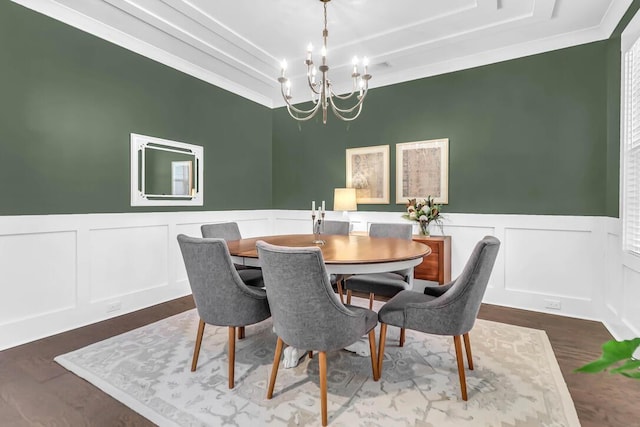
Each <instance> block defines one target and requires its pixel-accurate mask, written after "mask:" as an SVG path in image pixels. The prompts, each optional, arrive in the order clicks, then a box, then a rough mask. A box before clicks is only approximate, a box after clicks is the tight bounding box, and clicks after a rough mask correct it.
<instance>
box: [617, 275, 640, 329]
mask: <svg viewBox="0 0 640 427" xmlns="http://www.w3.org/2000/svg"><path fill="white" fill-rule="evenodd" d="M622 268H623V273H622V277H623V281H622V283H623V287H624V291H623V294H624V302H623V305H622V316H621V318H622V322H623V324H624V325H625V326H627V327H628V328H629V329H630V330H632V331H633V332H634V333H633V334H632V335H633V336H636V337H637V336H640V334H638V328H637V326H638V325H640V271H638V270H636V269H633V268H630V267H629V266H628V265H624V266H623V267H622Z"/></svg>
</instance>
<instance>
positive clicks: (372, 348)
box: [369, 329, 378, 381]
mask: <svg viewBox="0 0 640 427" xmlns="http://www.w3.org/2000/svg"><path fill="white" fill-rule="evenodd" d="M369 352H370V353H371V370H372V371H373V380H374V381H378V357H377V356H376V331H375V329H372V330H370V331H369Z"/></svg>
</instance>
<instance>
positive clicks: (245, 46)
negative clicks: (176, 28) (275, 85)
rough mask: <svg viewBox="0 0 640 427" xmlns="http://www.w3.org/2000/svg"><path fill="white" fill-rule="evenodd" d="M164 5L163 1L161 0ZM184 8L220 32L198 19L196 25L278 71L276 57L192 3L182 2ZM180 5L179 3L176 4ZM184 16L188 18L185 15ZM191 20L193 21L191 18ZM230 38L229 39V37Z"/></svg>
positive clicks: (278, 62)
mask: <svg viewBox="0 0 640 427" xmlns="http://www.w3.org/2000/svg"><path fill="white" fill-rule="evenodd" d="M162 1H164V2H165V3H166V1H165V0H162ZM182 3H184V4H185V5H186V6H188V7H189V8H191V9H192V10H194V11H196V12H197V13H198V14H199V16H198V17H204V18H205V19H206V20H207V21H208V22H209V23H213V24H214V25H215V27H217V28H219V29H222V31H215V30H213V29H211V28H212V27H209V26H208V25H205V24H204V23H202V22H200V20H199V19H198V20H197V21H198V23H200V25H203V26H204V27H206V28H209V29H210V30H211V31H212V32H214V33H216V34H218V35H219V36H220V37H222V38H225V39H227V40H229V41H230V42H231V43H233V44H234V45H235V46H237V47H238V48H239V49H242V50H244V51H245V52H247V53H249V54H250V55H253V56H255V57H256V58H260V57H261V58H260V60H261V61H262V62H264V63H265V64H269V65H271V66H272V67H273V68H274V70H276V71H277V70H278V67H276V66H275V65H274V64H280V60H279V59H278V58H276V57H274V56H273V55H271V54H270V53H269V52H267V51H266V50H264V49H262V48H261V47H260V46H258V45H256V44H255V43H252V42H251V41H250V40H248V39H247V38H245V37H243V36H242V35H240V34H239V33H237V32H235V31H233V30H232V29H231V28H229V27H227V26H226V25H224V24H223V23H222V22H220V21H218V20H217V19H215V18H214V17H213V16H211V15H210V14H208V13H207V12H205V11H204V10H202V9H200V8H199V7H197V6H196V5H194V4H193V3H192V2H190V1H188V0H183V2H182ZM178 4H180V3H178ZM171 7H173V8H174V9H176V10H178V9H177V8H176V7H175V6H174V5H172V6H171ZM180 12H182V13H184V11H182V10H180ZM185 15H186V16H190V15H187V14H185ZM191 19H194V18H193V17H192V18H191ZM229 36H231V37H229ZM232 38H233V39H236V40H238V41H240V43H238V42H235V41H232Z"/></svg>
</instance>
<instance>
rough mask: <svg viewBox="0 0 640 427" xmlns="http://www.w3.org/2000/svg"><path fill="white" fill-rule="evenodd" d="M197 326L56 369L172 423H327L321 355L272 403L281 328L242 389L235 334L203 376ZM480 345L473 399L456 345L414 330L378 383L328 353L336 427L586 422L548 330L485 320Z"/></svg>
mask: <svg viewBox="0 0 640 427" xmlns="http://www.w3.org/2000/svg"><path fill="white" fill-rule="evenodd" d="M197 325H198V316H197V313H196V312H195V310H191V311H188V312H185V313H182V314H178V315H176V316H173V317H170V318H167V319H164V320H161V321H159V322H156V323H153V324H151V325H147V326H145V327H142V328H139V329H136V330H134V331H131V332H127V333H125V334H122V335H119V336H115V337H113V338H110V339H108V340H105V341H102V342H98V343H96V344H93V345H90V346H88V347H85V348H82V349H79V350H76V351H74V352H71V353H68V354H65V355H62V356H58V357H57V358H56V359H55V360H56V361H57V362H58V363H59V364H61V365H62V366H64V367H65V368H67V369H69V370H70V371H72V372H74V373H75V374H76V375H79V376H80V377H82V378H84V379H86V380H87V381H89V382H90V383H92V384H94V385H95V386H97V387H99V388H100V389H102V390H104V391H105V392H106V393H108V394H110V395H111V396H113V397H114V398H115V399H117V400H119V401H121V402H122V403H124V404H125V405H127V406H129V407H130V408H132V409H133V410H135V411H137V412H138V413H140V414H141V415H143V416H145V417H147V418H148V419H150V420H151V421H153V422H154V423H156V424H158V425H161V426H252V427H257V426H264V425H269V426H305V425H320V399H319V381H318V365H317V357H314V358H313V359H311V360H309V359H308V358H306V357H305V358H304V359H303V360H301V362H300V364H299V365H298V366H297V367H296V368H292V369H283V368H282V366H281V367H280V369H279V371H278V378H277V380H276V386H275V392H274V396H273V399H271V400H266V398H265V395H266V389H267V382H268V375H269V372H270V370H271V363H272V361H273V351H274V349H275V343H276V336H275V335H274V334H273V332H272V328H271V320H267V321H264V322H262V323H260V324H258V325H255V326H250V327H247V329H246V338H245V339H244V340H240V341H238V343H237V344H236V368H235V369H236V380H235V381H236V384H235V389H233V390H229V389H228V388H227V345H226V341H227V329H226V328H216V327H214V326H209V325H208V326H207V327H206V329H205V335H204V339H203V342H202V349H201V352H200V358H199V365H198V369H197V370H196V372H190V365H191V357H192V354H193V347H194V342H195V335H196V330H197ZM470 337H471V345H472V349H473V356H474V364H475V370H474V371H469V370H467V371H466V372H467V385H468V390H469V400H468V401H467V402H464V401H462V400H461V399H460V397H459V396H460V386H459V382H458V372H457V367H456V362H455V352H454V348H453V340H452V339H451V337H439V336H434V335H425V334H421V333H417V332H412V331H407V336H406V343H405V347H404V348H399V347H397V339H398V330H397V329H395V328H391V327H389V332H388V337H387V347H386V351H385V358H384V370H383V374H382V378H381V380H380V381H378V382H374V381H373V380H372V378H371V364H370V359H369V358H368V357H362V356H359V355H357V354H355V353H351V352H348V351H338V352H333V353H330V354H328V355H327V377H328V402H329V403H328V415H329V423H330V425H332V426H385V427H388V426H416V427H431V426H433V427H447V426H455V427H464V426H474V427H475V426H496V427H498V426H500V427H506V426H509V427H525V426H527V427H540V426H547V427H559V426H566V427H573V426H579V425H580V423H579V421H578V417H577V415H576V411H575V408H574V406H573V402H572V400H571V397H570V395H569V391H568V390H567V387H566V384H565V382H564V380H563V378H562V374H561V373H560V369H559V367H558V363H557V361H556V360H555V357H554V355H553V351H552V349H551V345H550V343H549V340H548V338H547V336H546V334H545V332H544V331H539V330H535V329H528V328H522V327H517V326H511V325H506V324H502V323H495V322H489V321H482V320H478V321H477V323H476V326H475V328H474V329H473V331H471V333H470ZM377 339H378V334H376V340H377ZM365 343H366V341H363V344H365ZM363 347H365V348H366V347H367V345H366V344H365V345H364V346H363Z"/></svg>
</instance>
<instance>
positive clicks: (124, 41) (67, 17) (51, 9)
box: [12, 0, 273, 108]
mask: <svg viewBox="0 0 640 427" xmlns="http://www.w3.org/2000/svg"><path fill="white" fill-rule="evenodd" d="M12 1H13V2H14V3H17V4H19V5H21V6H24V7H26V8H28V9H31V10H34V11H36V12H38V13H41V14H44V15H47V16H49V17H51V18H53V19H56V20H58V21H60V22H63V23H65V24H67V25H70V26H72V27H75V28H77V29H79V30H82V31H84V32H87V33H89V34H92V35H94V36H96V37H99V38H101V39H103V40H106V41H108V42H110V43H113V44H116V45H118V46H120V47H123V48H125V49H128V50H130V51H132V52H135V53H137V54H139V55H142V56H145V57H147V58H149V59H152V60H154V61H156V62H160V63H161V64H164V65H166V66H169V67H171V68H174V69H176V70H178V71H180V72H183V73H185V74H189V75H190V76H193V77H196V78H198V79H200V80H203V81H205V82H207V83H211V84H212V85H214V86H217V87H220V88H222V89H224V90H227V91H229V92H232V93H234V94H236V95H239V96H242V97H243V98H246V99H249V100H251V101H253V102H256V103H258V104H261V105H264V106H265V107H269V108H273V100H272V99H271V98H270V97H268V96H265V95H263V94H261V93H259V92H256V91H253V90H250V89H247V88H246V87H244V86H242V85H239V84H237V83H235V82H232V81H230V80H228V79H226V78H224V77H222V76H220V75H218V74H215V73H212V72H210V71H208V70H205V69H204V68H202V67H200V66H197V65H195V64H193V63H191V62H188V61H185V60H184V59H181V58H178V57H177V56H175V55H173V54H170V53H168V52H166V51H164V50H162V49H159V48H157V47H155V46H152V45H150V44H149V43H147V42H145V41H142V40H140V39H137V38H135V37H132V36H130V35H128V34H125V33H123V32H122V31H120V30H118V29H115V28H113V27H111V26H108V25H106V24H104V23H102V22H98V21H96V20H95V19H93V18H91V17H88V16H86V15H84V14H81V13H79V12H77V11H75V10H73V9H70V8H69V7H67V6H65V5H61V4H59V3H57V2H55V1H53V0H45V1H42V0H41V1H38V0H12Z"/></svg>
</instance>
